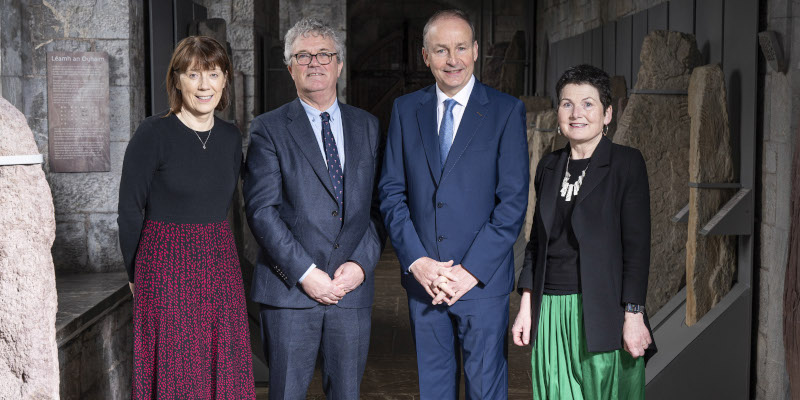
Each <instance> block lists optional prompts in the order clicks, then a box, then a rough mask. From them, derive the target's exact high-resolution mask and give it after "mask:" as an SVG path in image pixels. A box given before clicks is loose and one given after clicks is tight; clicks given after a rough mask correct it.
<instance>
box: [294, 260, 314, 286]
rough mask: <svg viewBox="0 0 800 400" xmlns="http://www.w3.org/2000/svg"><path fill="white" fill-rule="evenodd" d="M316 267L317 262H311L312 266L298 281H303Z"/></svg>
mask: <svg viewBox="0 0 800 400" xmlns="http://www.w3.org/2000/svg"><path fill="white" fill-rule="evenodd" d="M314 268H317V264H311V266H310V267H308V269H307V270H306V272H305V273H304V274H303V276H301V277H300V279H298V280H297V283H303V279H306V275H308V274H310V273H311V270H313V269H314Z"/></svg>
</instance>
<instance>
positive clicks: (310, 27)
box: [283, 17, 344, 65]
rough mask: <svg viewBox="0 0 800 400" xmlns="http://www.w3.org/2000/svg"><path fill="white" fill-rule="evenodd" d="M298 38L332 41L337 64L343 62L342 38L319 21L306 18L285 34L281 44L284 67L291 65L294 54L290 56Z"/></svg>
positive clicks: (330, 27)
mask: <svg viewBox="0 0 800 400" xmlns="http://www.w3.org/2000/svg"><path fill="white" fill-rule="evenodd" d="M300 36H302V37H309V36H322V37H325V38H331V39H333V45H334V46H335V48H336V60H337V62H338V63H339V64H341V63H342V60H344V43H342V38H341V37H340V36H339V34H338V33H337V32H336V30H335V29H333V27H332V26H330V25H328V24H326V23H324V22H322V20H320V19H317V18H311V17H306V18H303V19H301V20H300V21H297V23H296V24H294V26H293V27H292V28H291V29H289V30H288V31H287V32H286V36H285V37H284V44H283V62H284V63H286V65H289V64H291V63H292V57H293V56H294V54H292V50H293V47H294V42H295V41H296V40H297V38H298V37H300Z"/></svg>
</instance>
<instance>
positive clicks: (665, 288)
mask: <svg viewBox="0 0 800 400" xmlns="http://www.w3.org/2000/svg"><path fill="white" fill-rule="evenodd" d="M700 57H701V55H700V51H698V49H697V44H696V42H695V39H694V36H692V35H687V34H684V33H679V32H667V31H655V32H653V33H650V34H649V35H647V37H645V39H644V43H643V44H642V53H641V57H640V58H641V68H640V69H639V80H638V81H637V82H636V89H637V90H652V91H664V92H667V93H674V92H675V91H678V92H680V91H683V92H685V91H686V90H687V89H688V87H689V77H690V75H691V72H692V69H693V68H694V67H695V66H696V65H697V64H698V63H699V61H700ZM689 130H690V119H689V113H688V110H687V99H686V96H685V95H675V94H632V95H631V96H630V99H629V100H628V105H627V107H626V109H625V112H624V113H623V115H622V119H621V120H620V121H619V123H618V126H617V132H616V134H615V135H614V141H615V142H617V143H619V144H624V145H627V146H631V147H634V148H637V149H639V150H640V151H641V152H642V155H643V156H644V159H645V162H646V163H647V173H648V176H649V179H650V213H651V226H652V230H651V246H650V247H651V254H650V279H649V282H648V288H647V309H648V312H649V313H651V315H652V314H655V313H656V311H658V309H660V308H661V306H663V305H664V303H666V302H667V301H668V300H669V299H670V298H671V297H672V296H674V295H675V294H676V293H677V292H678V291H679V290H680V289H681V286H682V284H683V281H684V276H685V265H686V253H685V246H686V226H685V225H683V224H678V223H674V222H672V221H671V218H672V217H673V216H674V215H675V214H677V213H678V211H680V210H681V209H682V208H683V207H684V206H685V205H686V203H688V202H689V187H688V182H689V171H688V168H687V166H688V165H689Z"/></svg>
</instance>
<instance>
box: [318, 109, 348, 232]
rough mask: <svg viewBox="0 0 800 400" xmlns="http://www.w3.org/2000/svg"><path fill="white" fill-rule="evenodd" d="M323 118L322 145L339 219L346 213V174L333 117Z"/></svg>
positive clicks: (325, 114)
mask: <svg viewBox="0 0 800 400" xmlns="http://www.w3.org/2000/svg"><path fill="white" fill-rule="evenodd" d="M319 116H320V117H321V118H322V144H323V145H324V146H325V158H326V159H327V162H328V175H330V176H331V184H332V185H333V195H334V197H336V201H338V202H339V214H340V217H339V219H342V217H341V214H342V213H343V211H344V191H343V189H344V173H343V172H342V169H343V168H342V164H341V163H340V162H339V148H337V147H336V139H334V138H333V132H331V115H330V114H328V113H327V112H324V113H322V114H320V115H319Z"/></svg>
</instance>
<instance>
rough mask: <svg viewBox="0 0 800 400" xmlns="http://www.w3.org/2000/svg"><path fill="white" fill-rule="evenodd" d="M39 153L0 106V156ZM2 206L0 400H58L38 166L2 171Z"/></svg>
mask: <svg viewBox="0 0 800 400" xmlns="http://www.w3.org/2000/svg"><path fill="white" fill-rule="evenodd" d="M38 153H39V152H38V148H37V146H36V143H35V142H34V139H33V134H32V132H31V130H30V128H28V125H27V121H26V119H25V116H24V115H23V114H22V113H21V112H19V110H17V109H16V108H14V106H12V105H11V103H9V102H8V101H6V100H5V99H3V98H0V156H12V155H29V154H38ZM0 204H2V207H0V232H2V235H0V299H2V301H0V332H1V333H2V334H1V335H0V336H2V337H3V340H0V382H3V384H2V385H0V398H2V399H57V398H58V382H59V375H58V353H57V348H56V341H55V319H56V308H57V300H56V292H55V288H56V287H55V274H54V268H53V258H52V256H51V254H50V246H52V244H53V240H54V238H55V233H56V223H55V217H54V211H53V198H52V195H51V193H50V188H49V187H48V186H47V182H46V180H45V175H44V172H43V171H42V166H41V165H7V166H1V167H0Z"/></svg>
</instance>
